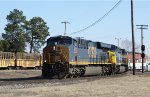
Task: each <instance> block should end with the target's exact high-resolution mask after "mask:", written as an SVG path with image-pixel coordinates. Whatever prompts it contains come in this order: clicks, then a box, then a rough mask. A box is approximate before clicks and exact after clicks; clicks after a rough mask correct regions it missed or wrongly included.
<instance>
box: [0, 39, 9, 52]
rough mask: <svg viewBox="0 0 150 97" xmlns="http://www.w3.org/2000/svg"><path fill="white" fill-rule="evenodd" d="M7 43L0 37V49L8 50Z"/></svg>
mask: <svg viewBox="0 0 150 97" xmlns="http://www.w3.org/2000/svg"><path fill="white" fill-rule="evenodd" d="M8 48H9V43H8V42H7V41H6V40H2V39H0V51H2V52H9V49H8Z"/></svg>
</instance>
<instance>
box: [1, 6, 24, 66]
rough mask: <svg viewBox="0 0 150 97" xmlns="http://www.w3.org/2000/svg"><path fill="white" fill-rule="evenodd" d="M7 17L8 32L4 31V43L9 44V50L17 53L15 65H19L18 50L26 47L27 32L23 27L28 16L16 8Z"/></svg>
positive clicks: (21, 50)
mask: <svg viewBox="0 0 150 97" xmlns="http://www.w3.org/2000/svg"><path fill="white" fill-rule="evenodd" d="M6 19H7V21H8V24H7V25H6V27H5V31H6V33H2V37H3V39H4V40H5V42H4V43H7V44H8V46H9V47H8V51H10V52H14V53H15V66H17V57H16V56H17V52H24V50H25V47H26V33H25V31H24V28H23V25H24V22H25V20H26V17H25V16H23V12H22V11H19V10H17V9H14V10H13V11H10V14H9V15H7V18H6Z"/></svg>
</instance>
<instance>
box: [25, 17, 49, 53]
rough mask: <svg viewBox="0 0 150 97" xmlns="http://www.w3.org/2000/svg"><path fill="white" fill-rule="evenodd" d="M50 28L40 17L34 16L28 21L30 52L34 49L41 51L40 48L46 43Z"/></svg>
mask: <svg viewBox="0 0 150 97" xmlns="http://www.w3.org/2000/svg"><path fill="white" fill-rule="evenodd" d="M48 29H49V27H47V25H46V22H45V21H44V20H43V19H42V18H40V17H33V18H32V19H31V20H30V21H27V22H26V31H27V33H28V35H29V37H28V38H27V39H28V42H29V45H30V53H32V51H34V52H39V48H41V46H42V45H44V43H45V39H46V37H47V36H48V35H49V32H48Z"/></svg>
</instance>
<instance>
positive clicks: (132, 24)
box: [131, 0, 135, 75]
mask: <svg viewBox="0 0 150 97" xmlns="http://www.w3.org/2000/svg"><path fill="white" fill-rule="evenodd" d="M131 28H132V58H133V75H135V42H134V18H133V0H131Z"/></svg>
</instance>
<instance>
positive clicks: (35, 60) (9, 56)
mask: <svg viewBox="0 0 150 97" xmlns="http://www.w3.org/2000/svg"><path fill="white" fill-rule="evenodd" d="M30 68H31V69H40V68H42V56H41V54H34V53H31V54H30V53H24V52H17V54H15V53H13V52H0V69H9V70H10V69H30Z"/></svg>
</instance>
